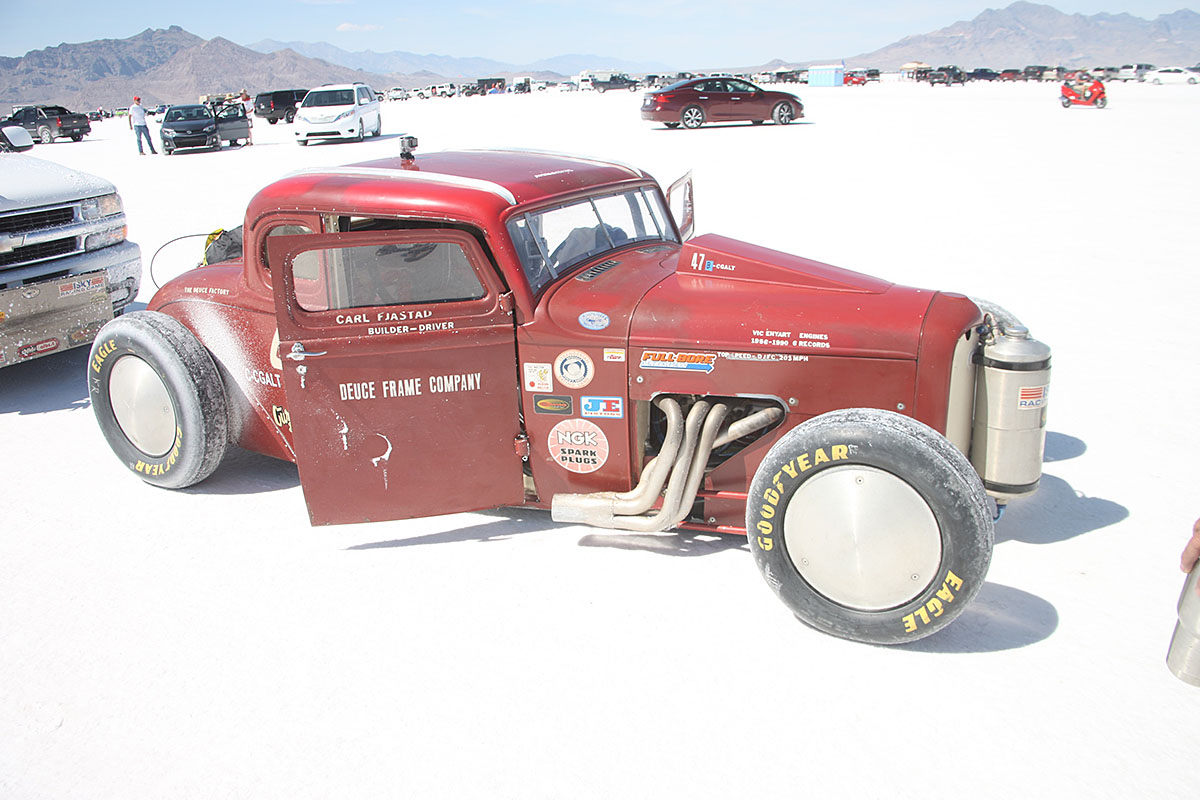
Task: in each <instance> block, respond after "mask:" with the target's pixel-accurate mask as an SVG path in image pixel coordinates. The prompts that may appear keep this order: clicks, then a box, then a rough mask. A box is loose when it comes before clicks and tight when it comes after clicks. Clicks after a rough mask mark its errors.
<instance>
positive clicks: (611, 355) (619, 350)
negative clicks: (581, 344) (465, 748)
mask: <svg viewBox="0 0 1200 800" xmlns="http://www.w3.org/2000/svg"><path fill="white" fill-rule="evenodd" d="M604 360H605V361H624V360H625V348H624V347H606V348H604Z"/></svg>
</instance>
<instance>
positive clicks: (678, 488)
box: [550, 400, 708, 531]
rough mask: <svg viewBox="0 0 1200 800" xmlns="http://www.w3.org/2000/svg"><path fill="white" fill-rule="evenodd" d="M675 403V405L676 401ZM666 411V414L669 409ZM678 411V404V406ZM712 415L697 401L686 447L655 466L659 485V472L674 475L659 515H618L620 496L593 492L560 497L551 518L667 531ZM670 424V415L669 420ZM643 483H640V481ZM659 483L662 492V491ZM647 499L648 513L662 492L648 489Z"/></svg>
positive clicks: (688, 425)
mask: <svg viewBox="0 0 1200 800" xmlns="http://www.w3.org/2000/svg"><path fill="white" fill-rule="evenodd" d="M671 403H675V401H674V400H672V401H671ZM660 408H663V410H664V412H665V411H666V408H669V406H667V407H666V408H664V407H662V406H660ZM676 409H677V410H678V404H676ZM707 413H708V403H707V402H706V401H704V400H701V401H699V402H697V403H696V404H695V405H693V406H692V408H691V410H689V411H688V415H687V422H685V423H684V426H683V436H682V448H681V449H680V450H679V451H678V452H677V454H676V456H675V458H674V459H672V460H671V461H667V460H666V459H665V458H663V457H662V455H660V456H659V458H658V462H659V464H666V465H667V466H666V468H665V469H664V468H663V467H661V466H659V464H655V465H654V473H655V474H654V475H653V476H651V477H652V478H653V479H654V480H655V482H656V483H657V482H658V480H659V470H662V473H661V474H662V477H663V478H666V476H667V474H668V473H669V475H670V480H669V482H668V483H667V496H666V499H665V500H663V508H661V509H659V511H658V512H657V513H655V514H654V515H652V516H649V517H643V516H638V515H632V514H627V515H618V514H617V513H616V512H615V511H614V503H616V502H617V501H616V499H615V498H616V495H615V493H613V492H593V493H591V494H566V493H564V494H556V495H554V497H553V498H552V499H551V501H550V518H551V519H553V520H554V521H555V522H575V523H583V524H584V525H592V526H594V527H597V528H623V529H625V530H634V531H661V530H665V529H666V528H667V527H668V526H669V525H670V520H669V515H668V514H664V513H663V511H664V510H669V509H670V508H672V507H673V506H672V505H671V504H672V503H673V502H675V503H677V502H678V501H679V496H680V495H681V494H682V493H683V483H684V482H685V481H686V480H687V469H686V466H687V464H688V463H689V462H690V461H691V460H692V453H693V452H694V451H695V447H696V440H697V439H699V437H700V426H701V424H702V422H703V417H704V415H705V414H707ZM667 419H668V423H669V422H670V419H671V417H670V415H668V417H667ZM639 483H640V482H639ZM661 490H662V488H661V484H659V491H661ZM638 493H639V489H634V490H633V491H631V492H628V493H626V494H627V495H635V494H638ZM646 495H647V496H646V497H644V498H642V501H643V502H645V506H644V508H643V509H642V510H643V511H645V510H647V509H649V508H650V506H652V505H653V504H654V499H655V498H656V497H657V496H658V493H657V492H655V493H654V494H650V493H649V490H648V489H647V490H646ZM660 518H661V519H660Z"/></svg>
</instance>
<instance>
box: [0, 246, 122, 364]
mask: <svg viewBox="0 0 1200 800" xmlns="http://www.w3.org/2000/svg"><path fill="white" fill-rule="evenodd" d="M112 318H113V304H112V302H111V301H110V300H109V285H108V273H107V272H105V271H104V270H96V271H95V272H88V273H85V274H83V275H73V276H69V277H64V278H52V279H50V280H48V281H42V282H40V283H31V284H26V285H25V286H18V287H16V288H14V289H6V290H5V291H2V292H0V367H7V366H8V365H10V364H16V363H17V362H18V361H31V360H33V359H35V358H39V357H41V356H45V355H49V354H50V353H57V352H59V351H60V350H69V349H71V348H72V347H78V346H80V345H84V344H88V343H89V342H91V341H92V340H93V339H95V338H96V333H97V332H99V330H100V328H101V327H102V326H103V325H104V323H106V322H108V321H109V320H110V319H112Z"/></svg>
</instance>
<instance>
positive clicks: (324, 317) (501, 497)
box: [268, 229, 524, 525]
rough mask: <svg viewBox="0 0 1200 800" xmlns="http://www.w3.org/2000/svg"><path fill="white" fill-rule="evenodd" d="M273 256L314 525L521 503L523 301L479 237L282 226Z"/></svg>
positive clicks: (286, 376) (286, 375) (297, 445)
mask: <svg viewBox="0 0 1200 800" xmlns="http://www.w3.org/2000/svg"><path fill="white" fill-rule="evenodd" d="M268 255H269V263H270V264H271V265H272V266H273V269H272V272H273V273H274V275H273V281H272V282H273V285H274V293H275V309H276V318H277V321H278V325H279V355H280V356H281V357H282V361H283V383H284V391H285V393H286V396H287V403H288V412H289V416H290V418H291V426H292V434H293V447H294V449H295V452H296V461H297V464H298V466H299V469H300V482H301V484H302V485H303V487H304V498H305V501H306V502H307V503H308V512H309V517H310V519H311V520H312V523H313V524H314V525H325V524H333V523H344V522H367V521H377V520H389V519H405V518H410V517H421V516H430V515H434V514H447V513H452V512H457V511H473V510H478V509H482V508H493V507H495V506H501V505H519V504H521V502H522V501H523V500H524V481H523V478H522V470H521V466H522V462H521V457H520V456H519V455H518V454H517V451H516V448H515V446H514V442H515V441H516V439H517V437H518V436H519V435H520V433H521V429H520V420H519V416H518V403H519V397H518V390H519V387H518V383H517V377H516V375H517V365H516V335H515V329H514V326H513V319H512V316H511V305H510V304H509V302H508V301H509V300H510V299H511V298H510V296H508V295H507V294H506V293H505V287H504V286H503V285H502V283H501V282H500V279H499V277H498V276H497V275H496V273H495V270H494V269H493V267H492V266H491V262H490V261H489V260H488V258H487V257H486V256H485V255H484V253H483V251H482V249H481V248H480V245H479V244H478V242H476V240H475V239H474V238H473V237H471V236H469V235H467V234H465V233H463V232H461V231H456V230H449V229H446V230H415V231H414V230H390V231H375V232H355V233H330V234H308V235H300V236H275V237H271V238H270V239H269V240H268ZM276 265H278V266H276Z"/></svg>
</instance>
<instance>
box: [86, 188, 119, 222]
mask: <svg viewBox="0 0 1200 800" xmlns="http://www.w3.org/2000/svg"><path fill="white" fill-rule="evenodd" d="M79 208H80V212H81V213H82V214H83V218H84V219H100V217H111V216H112V215H113V214H120V213H121V212H122V211H123V210H124V208H123V206H122V205H121V196H120V195H119V194H117V193H115V192H114V193H113V194H105V195H101V196H100V197H89V198H88V199H87V200H84V201H83V202H82V203H80V204H79Z"/></svg>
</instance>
